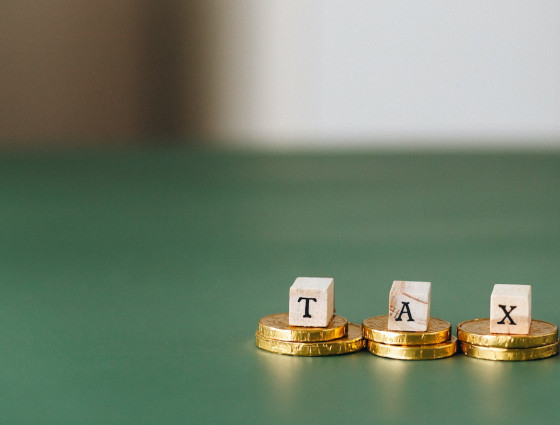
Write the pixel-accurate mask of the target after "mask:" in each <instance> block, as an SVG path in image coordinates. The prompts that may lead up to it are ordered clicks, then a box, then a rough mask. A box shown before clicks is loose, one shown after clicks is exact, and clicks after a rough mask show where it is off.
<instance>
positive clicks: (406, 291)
mask: <svg viewBox="0 0 560 425" xmlns="http://www.w3.org/2000/svg"><path fill="white" fill-rule="evenodd" d="M431 287H432V284H431V283H430V282H405V281H402V280H396V281H394V282H393V286H391V292H390V293H389V320H388V322H387V329H389V330H390V331H416V332H425V331H427V330H428V323H429V322H430V291H431Z"/></svg>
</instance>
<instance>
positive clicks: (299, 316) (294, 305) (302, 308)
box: [289, 277, 334, 327]
mask: <svg viewBox="0 0 560 425" xmlns="http://www.w3.org/2000/svg"><path fill="white" fill-rule="evenodd" d="M333 313H334V279H333V278H332V277H298V278H297V279H296V280H295V282H294V284H293V285H292V286H291V288H290V314H289V323H290V326H315V327H326V326H327V325H328V324H329V323H330V322H331V320H332V317H333Z"/></svg>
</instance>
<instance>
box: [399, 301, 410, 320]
mask: <svg viewBox="0 0 560 425" xmlns="http://www.w3.org/2000/svg"><path fill="white" fill-rule="evenodd" d="M408 304H410V303H409V302H405V301H402V305H403V306H402V308H401V312H400V313H399V315H398V316H397V318H396V319H395V322H402V315H403V313H406V314H408V320H407V321H408V322H414V319H413V318H412V315H411V314H410V307H409V306H408Z"/></svg>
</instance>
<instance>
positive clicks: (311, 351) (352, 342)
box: [255, 323, 365, 356]
mask: <svg viewBox="0 0 560 425" xmlns="http://www.w3.org/2000/svg"><path fill="white" fill-rule="evenodd" d="M255 341H256V344H257V347H259V348H262V349H263V350H266V351H270V352H272V353H276V354H287V355H290V356H334V355H338V354H347V353H354V352H356V351H360V350H362V349H363V348H364V345H365V344H364V339H363V338H362V329H361V327H360V326H359V325H356V324H354V323H349V324H348V335H346V336H345V337H343V338H339V339H335V340H331V341H322V342H290V341H278V340H275V339H270V338H265V337H264V336H263V335H261V334H260V333H259V332H258V331H257V332H256V333H255Z"/></svg>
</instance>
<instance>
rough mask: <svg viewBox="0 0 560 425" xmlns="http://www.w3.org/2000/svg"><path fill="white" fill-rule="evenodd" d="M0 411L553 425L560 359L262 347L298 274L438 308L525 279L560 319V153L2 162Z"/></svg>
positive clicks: (104, 420)
mask: <svg viewBox="0 0 560 425" xmlns="http://www.w3.org/2000/svg"><path fill="white" fill-rule="evenodd" d="M0 238H1V239H0V240H1V244H0V341H1V343H0V423H3V424H4V423H5V424H136V425H138V424H195V423H261V424H286V423H305V424H327V423H351V422H355V423H396V424H433V423H449V424H451V423H469V424H471V423H489V422H492V423H494V424H510V425H511V424H518V423H519V424H520V423H524V424H529V423H545V422H550V423H553V422H555V421H554V419H556V420H557V419H558V417H559V414H558V407H557V405H556V402H557V401H558V397H559V394H560V364H559V361H560V360H559V358H558V356H556V357H553V358H550V359H546V360H540V361H532V362H511V363H508V362H491V361H484V360H478V359H473V358H467V357H465V356H463V355H456V356H454V357H451V358H448V359H443V360H436V361H413V362H407V361H398V360H388V359H383V358H379V357H375V356H373V355H371V354H369V353H368V352H365V351H364V352H360V353H357V354H351V355H346V356H336V357H323V358H303V357H289V356H281V355H275V354H271V353H268V352H265V351H262V350H259V349H257V348H256V347H255V343H254V332H255V330H256V328H257V322H258V320H259V318H260V317H262V316H265V315H268V314H272V313H278V312H285V311H287V310H288V291H289V287H290V285H291V284H292V283H293V281H294V279H295V278H296V277H297V276H332V277H334V278H335V287H336V302H337V313H338V314H340V315H343V316H345V317H347V318H348V319H349V320H350V321H352V322H355V323H361V322H362V320H364V319H365V318H367V317H370V316H374V315H379V314H386V312H387V309H388V295H389V289H390V286H391V283H392V281H393V280H418V281H431V282H432V306H431V312H432V316H434V317H439V318H442V319H446V320H448V321H450V322H451V323H452V324H453V328H454V332H455V325H456V324H457V323H458V322H460V321H463V320H468V319H472V318H477V317H488V314H489V300H490V293H491V291H492V286H493V285H494V284H495V283H518V284H530V285H532V286H533V304H532V306H533V308H532V309H533V317H534V318H535V319H540V320H546V321H551V322H554V323H560V309H559V301H560V285H559V278H560V261H559V260H560V155H559V154H558V153H556V154H555V153H545V152H543V153H489V152H487V153H428V152H423V153H422V152H417V153H413V152H410V153H406V152H405V153H358V152H356V153H348V154H344V153H338V154H335V153H324V154H322V153H313V154H312V153H307V154H306V153H302V154H282V155H278V154H272V153H255V152H253V153H251V152H249V153H236V152H225V151H211V150H210V151H207V150H200V149H183V148H169V149H154V150H150V149H145V150H144V149H140V150H135V151H87V152H80V151H72V152H71V151H58V152H43V153H3V154H1V155H0Z"/></svg>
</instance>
